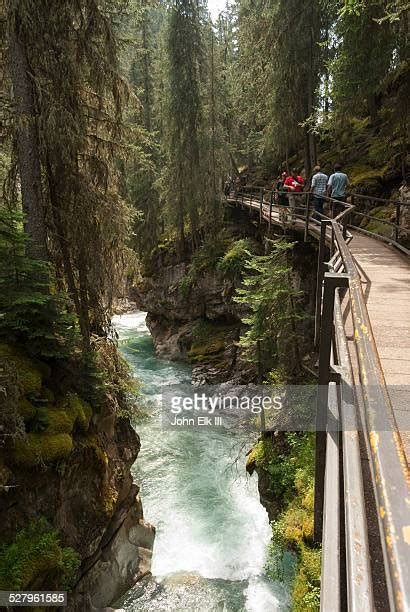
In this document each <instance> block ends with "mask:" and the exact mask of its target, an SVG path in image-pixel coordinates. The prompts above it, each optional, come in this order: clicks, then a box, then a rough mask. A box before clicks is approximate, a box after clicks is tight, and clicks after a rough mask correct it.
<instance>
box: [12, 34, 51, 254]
mask: <svg viewBox="0 0 410 612" xmlns="http://www.w3.org/2000/svg"><path fill="white" fill-rule="evenodd" d="M9 57H10V73H11V79H12V83H13V96H14V103H15V107H16V117H17V129H16V139H17V156H18V168H19V174H20V183H21V196H22V203H23V212H24V215H25V221H24V231H25V233H26V234H27V235H28V236H29V237H30V240H29V242H28V244H27V255H29V256H30V257H32V258H33V259H38V260H43V261H46V260H47V245H46V227H45V215H44V206H43V198H42V189H41V169H40V155H39V144H38V132H37V114H36V109H35V96H34V88H33V82H32V79H31V77H30V69H29V63H28V60H27V54H26V49H25V46H24V43H23V41H22V40H21V39H20V37H19V32H18V24H17V23H15V24H14V27H13V28H12V29H11V34H10V45H9Z"/></svg>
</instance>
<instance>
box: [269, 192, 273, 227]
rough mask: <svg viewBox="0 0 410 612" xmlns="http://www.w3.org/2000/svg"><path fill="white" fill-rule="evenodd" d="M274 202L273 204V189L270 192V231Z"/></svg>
mask: <svg viewBox="0 0 410 612" xmlns="http://www.w3.org/2000/svg"><path fill="white" fill-rule="evenodd" d="M272 204H273V191H271V192H270V199H269V231H270V228H271V224H272Z"/></svg>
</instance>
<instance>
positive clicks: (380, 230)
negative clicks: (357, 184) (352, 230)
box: [360, 205, 395, 236]
mask: <svg viewBox="0 0 410 612" xmlns="http://www.w3.org/2000/svg"><path fill="white" fill-rule="evenodd" d="M368 214H369V215H371V216H372V219H367V218H364V219H363V220H362V222H361V224H360V227H362V228H363V229H365V230H367V231H368V232H374V233H375V234H379V235H380V236H391V235H392V231H393V227H392V226H391V225H389V224H388V223H384V221H390V220H391V219H392V218H394V214H395V210H394V206H393V205H386V206H376V207H375V208H372V209H371V210H369V211H368Z"/></svg>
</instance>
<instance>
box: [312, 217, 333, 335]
mask: <svg viewBox="0 0 410 612" xmlns="http://www.w3.org/2000/svg"><path fill="white" fill-rule="evenodd" d="M330 223H331V221H330V219H323V220H322V221H321V222H320V239H319V253H318V258H317V276H316V308H315V347H318V346H319V335H320V318H321V304H322V283H323V277H324V274H325V272H326V264H325V249H326V230H327V226H328V225H330Z"/></svg>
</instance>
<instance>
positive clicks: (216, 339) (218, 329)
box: [188, 320, 237, 364]
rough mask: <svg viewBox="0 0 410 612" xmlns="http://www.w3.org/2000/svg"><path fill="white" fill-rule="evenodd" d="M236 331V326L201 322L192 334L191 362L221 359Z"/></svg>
mask: <svg viewBox="0 0 410 612" xmlns="http://www.w3.org/2000/svg"><path fill="white" fill-rule="evenodd" d="M236 329H237V325H236V324H228V323H221V322H215V321H206V320H202V321H200V322H199V323H198V324H197V325H196V327H195V328H194V329H193V332H192V338H193V343H192V346H191V349H190V350H189V352H188V357H189V358H190V360H191V362H192V363H194V364H195V363H201V362H203V361H209V360H215V359H218V358H220V355H221V353H223V351H224V350H225V349H226V348H227V345H228V343H229V342H230V341H232V335H233V334H235V333H236Z"/></svg>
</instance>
